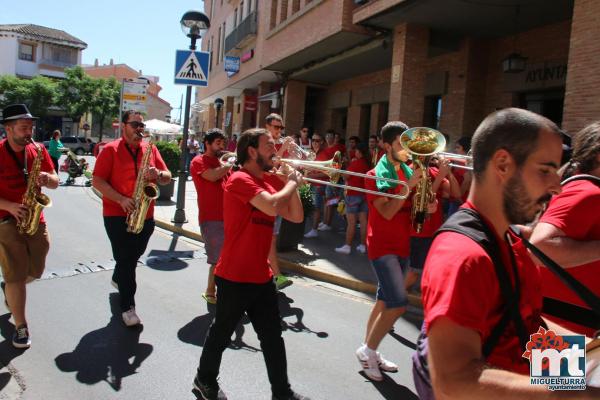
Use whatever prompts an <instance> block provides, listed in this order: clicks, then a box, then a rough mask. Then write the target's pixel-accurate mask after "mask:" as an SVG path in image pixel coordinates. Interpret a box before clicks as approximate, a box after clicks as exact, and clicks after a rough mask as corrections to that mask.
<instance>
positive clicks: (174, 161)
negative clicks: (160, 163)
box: [154, 141, 181, 175]
mask: <svg viewBox="0 0 600 400" xmlns="http://www.w3.org/2000/svg"><path fill="white" fill-rule="evenodd" d="M154 145H155V146H156V148H157V149H158V151H159V153H160V155H161V157H162V158H163V160H164V162H165V164H167V168H168V169H169V171H171V174H173V175H175V174H176V173H177V171H179V159H180V157H181V149H180V148H179V146H177V143H171V142H165V141H160V142H155V143H154Z"/></svg>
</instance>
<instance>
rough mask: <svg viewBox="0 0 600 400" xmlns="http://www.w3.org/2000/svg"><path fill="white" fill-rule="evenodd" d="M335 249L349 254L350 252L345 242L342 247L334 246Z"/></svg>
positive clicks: (350, 249)
mask: <svg viewBox="0 0 600 400" xmlns="http://www.w3.org/2000/svg"><path fill="white" fill-rule="evenodd" d="M335 251H336V252H337V253H342V254H350V252H351V251H352V248H351V247H350V246H348V245H347V244H345V245H343V246H342V247H336V249H335Z"/></svg>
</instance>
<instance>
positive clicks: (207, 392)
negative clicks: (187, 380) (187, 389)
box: [192, 376, 227, 400]
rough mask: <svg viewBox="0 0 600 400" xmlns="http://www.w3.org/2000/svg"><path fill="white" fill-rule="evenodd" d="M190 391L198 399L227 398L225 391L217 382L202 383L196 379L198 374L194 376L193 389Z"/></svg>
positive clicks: (218, 399) (214, 399) (222, 399)
mask: <svg viewBox="0 0 600 400" xmlns="http://www.w3.org/2000/svg"><path fill="white" fill-rule="evenodd" d="M192 392H193V393H194V394H195V395H196V397H197V398H198V399H203V400H227V396H225V393H223V391H222V390H221V388H220V387H219V384H218V383H215V384H214V385H209V384H205V383H202V382H200V380H199V379H198V376H196V377H195V378H194V389H193V390H192ZM198 395H200V396H198Z"/></svg>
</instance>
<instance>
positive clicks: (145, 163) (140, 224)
mask: <svg viewBox="0 0 600 400" xmlns="http://www.w3.org/2000/svg"><path fill="white" fill-rule="evenodd" d="M140 146H141V144H140ZM152 146H153V144H152V138H151V139H150V142H149V143H148V147H147V149H146V151H145V152H144V156H143V157H142V163H141V165H140V169H139V172H138V175H137V177H136V180H135V188H134V189H133V195H132V196H131V197H132V199H133V201H134V202H135V208H134V209H133V211H132V212H130V213H128V214H127V220H126V223H127V232H130V233H135V234H139V233H140V232H141V231H142V229H143V228H144V222H145V221H146V214H147V213H148V208H149V207H150V202H152V200H155V199H157V198H158V195H159V190H158V186H156V185H155V184H154V183H152V182H148V181H147V180H146V178H145V177H144V173H145V172H146V170H147V169H148V167H149V165H150V157H151V156H152Z"/></svg>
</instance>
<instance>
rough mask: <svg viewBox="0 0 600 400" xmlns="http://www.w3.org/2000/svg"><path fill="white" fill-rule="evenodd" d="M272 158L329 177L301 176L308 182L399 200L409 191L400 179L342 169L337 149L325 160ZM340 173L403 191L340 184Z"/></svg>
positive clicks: (228, 159) (227, 156) (231, 156)
mask: <svg viewBox="0 0 600 400" xmlns="http://www.w3.org/2000/svg"><path fill="white" fill-rule="evenodd" d="M236 157H237V156H236V154H235V153H231V152H228V153H224V154H223V155H222V156H221V157H220V158H219V160H220V161H221V163H229V164H231V163H233V162H235V159H236ZM273 159H274V161H278V162H281V163H283V164H284V165H288V166H290V167H292V168H294V169H302V170H304V171H310V170H313V171H322V172H323V173H324V174H326V175H327V176H328V177H329V181H324V180H321V179H314V178H307V177H303V178H302V180H303V181H305V182H309V183H316V184H320V185H327V186H333V187H337V188H340V189H348V190H354V191H356V192H362V193H369V194H374V195H376V196H383V197H390V198H392V199H401V200H404V199H406V198H407V197H408V195H409V193H410V188H409V187H408V184H407V183H406V182H404V181H400V180H397V179H390V178H383V177H380V176H373V175H367V174H362V173H360V172H353V171H346V170H344V169H341V168H342V153H340V152H339V151H336V152H335V154H334V155H333V157H332V158H331V159H330V160H327V161H308V160H296V159H293V158H279V157H273ZM341 175H352V176H358V177H361V178H365V179H374V180H383V181H387V182H392V183H395V184H398V185H401V186H403V188H404V193H401V194H393V193H385V192H378V191H375V190H369V189H364V188H361V187H355V186H348V185H342V184H339V183H338V181H339V179H340V176H341Z"/></svg>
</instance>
